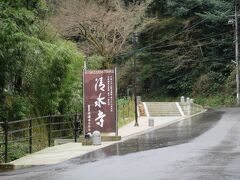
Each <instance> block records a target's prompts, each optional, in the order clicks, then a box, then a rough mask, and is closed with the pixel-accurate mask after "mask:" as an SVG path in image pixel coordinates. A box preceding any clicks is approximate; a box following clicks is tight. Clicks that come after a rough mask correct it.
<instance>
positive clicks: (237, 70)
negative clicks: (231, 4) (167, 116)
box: [235, 1, 240, 106]
mask: <svg viewBox="0 0 240 180" xmlns="http://www.w3.org/2000/svg"><path fill="white" fill-rule="evenodd" d="M238 56H239V46H238V11H237V3H236V1H235V61H236V83H237V105H238V106H239V105H240V95H239V60H238Z"/></svg>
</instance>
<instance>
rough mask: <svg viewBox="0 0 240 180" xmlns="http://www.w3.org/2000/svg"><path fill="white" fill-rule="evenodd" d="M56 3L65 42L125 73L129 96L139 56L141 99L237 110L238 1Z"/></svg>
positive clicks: (123, 78) (56, 20) (123, 84)
mask: <svg viewBox="0 0 240 180" xmlns="http://www.w3.org/2000/svg"><path fill="white" fill-rule="evenodd" d="M48 2H49V4H51V7H54V8H53V9H54V14H53V16H52V22H53V24H54V25H55V27H57V29H59V32H60V34H61V35H62V36H63V37H65V38H66V39H70V40H72V41H74V42H76V43H77V44H78V47H79V49H81V50H83V51H84V52H86V54H88V56H90V57H91V56H92V55H94V54H98V55H99V56H103V57H104V58H105V61H107V63H106V62H105V63H103V67H109V66H111V65H117V66H119V67H120V68H119V71H120V80H119V86H120V87H119V88H120V92H121V93H125V92H126V89H127V88H131V84H132V81H133V80H132V77H133V57H134V55H136V58H137V66H138V68H137V74H138V79H137V80H138V83H137V84H138V90H139V92H138V93H139V94H140V95H142V96H147V97H148V99H149V98H150V99H158V98H159V97H178V96H180V95H186V96H192V97H194V98H197V100H198V102H200V103H205V102H204V101H205V100H211V99H212V100H213V102H211V103H212V104H215V105H217V104H232V103H234V97H235V94H236V90H235V89H236V88H235V87H236V85H235V65H234V64H233V63H232V61H231V60H234V32H233V30H234V27H233V26H232V25H228V19H229V16H230V15H233V14H234V8H233V7H234V1H229V0H208V1H206V0H181V1H179V0H149V1H148V0H146V1H141V0H140V1H121V0H116V1H108V0H99V1H84V0H80V1H76V0H70V1H64V0H61V1H54V0H49V1H48ZM86 2H87V3H86ZM123 12H124V13H123ZM59 22H61V23H59ZM126 32H127V33H126ZM133 33H137V34H138V36H139V38H138V39H139V42H138V43H137V45H136V46H135V47H133V46H132V40H131V38H132V34H133ZM119 45H121V46H119ZM130 47H131V48H130ZM109 59H110V60H109ZM109 63H110V64H111V65H109Z"/></svg>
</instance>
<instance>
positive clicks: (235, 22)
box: [228, 0, 240, 106]
mask: <svg viewBox="0 0 240 180" xmlns="http://www.w3.org/2000/svg"><path fill="white" fill-rule="evenodd" d="M234 10H235V14H234V15H233V16H232V18H230V19H229V20H228V24H232V25H233V26H234V42H235V61H233V62H234V64H235V65H236V85H237V88H236V90H237V93H236V94H237V97H236V101H237V106H239V105H240V94H239V93H240V89H239V80H240V79H239V70H240V69H239V45H238V41H239V40H238V3H237V0H235V4H234Z"/></svg>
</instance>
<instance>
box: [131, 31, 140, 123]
mask: <svg viewBox="0 0 240 180" xmlns="http://www.w3.org/2000/svg"><path fill="white" fill-rule="evenodd" d="M137 41H138V37H137V35H136V33H133V37H132V42H133V46H134V47H135V48H136V45H137ZM133 58H134V59H133V65H134V70H133V72H134V74H133V76H134V77H133V79H134V80H133V81H134V82H133V93H134V107H135V126H139V124H138V113H137V88H136V84H137V72H136V71H137V66H136V53H135V52H134V57H133Z"/></svg>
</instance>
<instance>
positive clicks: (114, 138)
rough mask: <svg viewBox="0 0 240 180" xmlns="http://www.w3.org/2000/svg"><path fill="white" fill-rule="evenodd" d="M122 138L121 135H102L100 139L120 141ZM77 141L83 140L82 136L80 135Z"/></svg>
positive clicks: (103, 140)
mask: <svg viewBox="0 0 240 180" xmlns="http://www.w3.org/2000/svg"><path fill="white" fill-rule="evenodd" d="M121 139H122V137H121V136H107V135H106V136H105V135H103V136H101V141H102V142H107V141H120V140H121ZM78 140H79V142H83V141H84V137H83V136H80V137H79V139H78Z"/></svg>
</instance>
